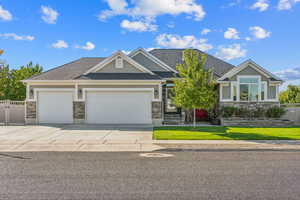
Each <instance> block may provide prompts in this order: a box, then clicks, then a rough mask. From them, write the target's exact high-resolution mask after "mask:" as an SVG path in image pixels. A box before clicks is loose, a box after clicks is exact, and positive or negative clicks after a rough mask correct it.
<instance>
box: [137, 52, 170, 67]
mask: <svg viewBox="0 0 300 200" xmlns="http://www.w3.org/2000/svg"><path fill="white" fill-rule="evenodd" d="M132 59H133V60H135V61H136V62H138V63H139V64H140V65H142V66H144V67H146V68H147V69H149V70H151V71H167V70H165V69H164V68H162V67H161V66H160V65H158V64H157V63H155V62H153V61H152V60H151V59H149V58H147V57H146V56H145V55H143V54H142V53H138V54H136V55H135V56H133V57H132Z"/></svg>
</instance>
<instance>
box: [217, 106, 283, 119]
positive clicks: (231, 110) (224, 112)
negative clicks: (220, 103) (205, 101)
mask: <svg viewBox="0 0 300 200" xmlns="http://www.w3.org/2000/svg"><path fill="white" fill-rule="evenodd" d="M284 114H285V109H284V108H282V107H279V106H273V107H270V108H264V107H252V108H246V107H238V108H237V107H233V106H226V107H222V109H221V116H222V117H224V118H230V117H240V118H250V119H251V118H265V117H266V118H280V117H281V116H282V115H284Z"/></svg>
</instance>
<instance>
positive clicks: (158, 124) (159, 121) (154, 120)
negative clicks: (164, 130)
mask: <svg viewBox="0 0 300 200" xmlns="http://www.w3.org/2000/svg"><path fill="white" fill-rule="evenodd" d="M162 122H163V119H152V124H153V126H161V125H162Z"/></svg>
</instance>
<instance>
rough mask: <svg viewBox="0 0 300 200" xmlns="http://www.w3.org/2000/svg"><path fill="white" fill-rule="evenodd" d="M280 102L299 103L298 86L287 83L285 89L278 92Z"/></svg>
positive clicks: (299, 89)
mask: <svg viewBox="0 0 300 200" xmlns="http://www.w3.org/2000/svg"><path fill="white" fill-rule="evenodd" d="M279 100H280V103H283V104H284V103H300V86H297V85H289V86H288V88H287V90H285V91H283V92H281V93H280V94H279Z"/></svg>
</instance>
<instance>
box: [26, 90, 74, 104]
mask: <svg viewBox="0 0 300 200" xmlns="http://www.w3.org/2000/svg"><path fill="white" fill-rule="evenodd" d="M38 92H73V93H74V94H73V100H75V99H74V97H75V95H76V94H75V93H76V90H75V88H33V99H28V97H26V101H37V100H38V99H37V95H38Z"/></svg>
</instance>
